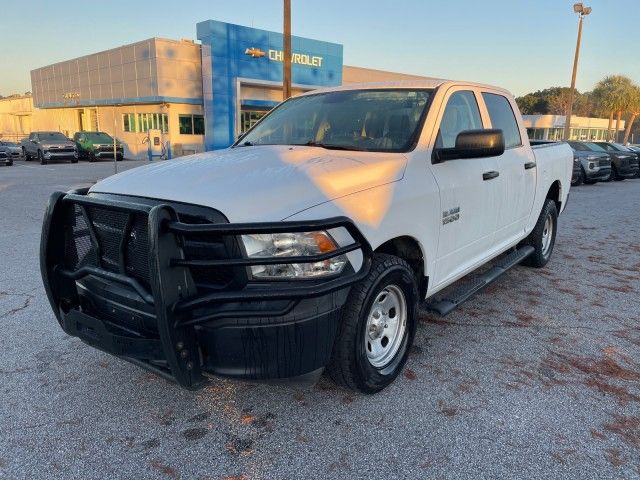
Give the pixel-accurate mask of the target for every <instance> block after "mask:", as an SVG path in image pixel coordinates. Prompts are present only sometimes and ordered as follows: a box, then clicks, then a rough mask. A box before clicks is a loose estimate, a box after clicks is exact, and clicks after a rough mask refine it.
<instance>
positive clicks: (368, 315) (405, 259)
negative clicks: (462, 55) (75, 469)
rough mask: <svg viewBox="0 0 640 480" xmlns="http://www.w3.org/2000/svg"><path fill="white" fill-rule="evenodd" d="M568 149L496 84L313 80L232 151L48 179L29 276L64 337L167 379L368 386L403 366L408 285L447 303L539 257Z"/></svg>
mask: <svg viewBox="0 0 640 480" xmlns="http://www.w3.org/2000/svg"><path fill="white" fill-rule="evenodd" d="M481 112H483V113H481ZM572 163H573V154H572V151H571V149H570V148H569V146H568V145H566V144H564V143H561V144H557V145H555V144H552V145H539V146H536V147H533V148H532V147H531V146H530V144H529V140H528V139H527V137H526V131H525V128H524V125H523V123H522V118H521V115H520V112H519V110H518V107H517V105H516V103H515V100H514V98H513V96H512V95H511V94H510V93H508V92H507V91H506V90H503V89H500V88H496V87H490V86H486V85H480V84H475V83H465V82H450V81H445V80H422V81H411V82H402V83H400V82H390V83H375V84H361V85H349V86H346V87H338V88H333V89H325V90H316V91H314V92H308V93H304V94H301V95H298V96H296V97H293V98H290V99H289V100H287V101H286V102H284V103H282V104H281V105H280V106H278V107H276V108H275V109H274V110H272V111H271V112H270V113H269V114H268V115H266V116H265V117H263V118H262V120H261V121H260V122H259V123H257V124H256V125H255V126H254V127H253V128H251V129H250V130H249V131H248V132H247V133H246V134H244V135H243V136H242V137H241V138H240V139H239V140H238V141H237V143H235V144H234V145H233V146H232V147H231V148H229V149H226V150H222V151H216V152H206V153H201V154H197V155H193V156H191V157H190V158H188V159H187V160H186V161H180V162H171V161H169V162H163V163H157V164H151V165H148V166H144V167H140V168H136V169H132V170H129V171H126V172H123V173H120V174H118V175H114V176H111V177H109V178H107V179H104V180H102V181H100V182H98V183H97V184H95V185H93V186H92V187H91V188H90V189H89V190H87V189H82V190H76V191H73V192H69V193H62V192H58V193H55V194H53V195H52V196H51V198H50V201H49V205H48V208H47V212H46V215H45V220H44V225H43V233H42V237H41V269H42V276H43V281H44V285H45V289H46V292H47V295H48V298H49V301H50V303H51V306H52V308H53V311H54V312H55V314H56V316H57V318H58V321H59V322H60V325H61V326H62V328H63V329H64V330H65V331H66V332H67V333H68V334H70V335H74V336H77V337H79V338H81V339H82V340H83V341H84V342H86V343H87V344H89V345H92V346H94V347H97V348H99V349H101V350H104V351H107V352H110V353H112V354H114V355H116V356H119V357H122V358H124V359H127V360H130V361H132V362H134V363H135V364H136V365H139V366H142V367H145V368H148V369H151V370H153V371H155V372H157V373H159V374H161V375H163V376H165V377H167V378H171V379H173V380H175V381H176V382H177V383H178V384H179V385H181V386H183V387H186V388H190V389H192V388H196V387H199V386H201V385H203V384H204V383H205V381H206V376H205V375H206V374H217V375H222V376H227V377H232V378H238V379H246V380H252V381H258V380H261V381H272V382H273V381H276V382H283V381H294V382H310V381H315V380H316V379H317V378H318V377H319V376H320V375H321V373H322V372H323V370H325V369H326V371H327V372H328V374H329V375H330V376H331V377H332V378H333V379H334V380H335V381H337V382H339V383H342V384H344V385H346V386H348V387H350V388H352V389H355V390H358V391H361V392H365V393H375V392H378V391H380V390H381V389H383V388H384V387H386V386H387V385H389V384H390V383H391V382H392V381H393V380H394V379H395V378H396V376H397V375H398V373H399V372H400V371H401V370H402V368H403V365H404V363H405V361H406V359H407V355H408V354H409V351H410V348H411V344H412V341H413V338H414V334H415V331H416V327H417V323H418V320H417V307H416V305H417V302H418V301H420V300H424V299H427V300H428V304H427V308H429V309H431V310H433V311H434V312H437V313H439V314H441V315H445V314H447V313H449V312H451V311H452V310H453V309H454V308H456V307H457V306H458V305H460V304H461V303H462V302H464V301H465V300H467V299H468V298H470V297H471V296H472V295H473V294H474V293H477V292H478V291H479V290H480V289H482V288H483V287H485V286H486V285H488V284H490V283H491V282H492V281H494V280H495V279H497V278H498V277H500V275H501V274H503V273H504V272H506V271H507V270H508V269H510V268H511V267H513V266H515V265H517V264H519V263H521V262H524V263H526V264H527V265H529V266H532V267H544V266H545V265H546V264H547V262H548V261H549V259H550V258H551V254H552V252H553V247H554V243H555V239H556V232H557V229H558V223H557V218H558V214H559V213H560V212H562V211H563V210H564V208H565V205H566V204H567V198H568V195H569V189H570V184H571V172H572ZM503 254H504V255H503ZM494 259H495V263H494V264H493V265H492V266H491V268H488V269H486V270H484V271H483V272H482V273H480V274H478V276H476V277H475V278H474V279H473V280H472V281H471V282H470V283H465V284H463V286H462V287H459V288H455V289H453V288H452V289H450V290H449V293H447V292H445V291H444V289H445V288H446V287H448V286H450V285H452V284H453V283H454V282H456V281H458V280H460V279H461V278H462V277H464V276H465V275H467V274H468V273H470V272H472V271H474V270H475V269H477V268H478V267H480V266H481V265H483V264H485V263H487V262H489V261H491V260H494ZM77 368H80V369H85V370H86V369H88V368H89V367H88V366H87V365H84V366H77Z"/></svg>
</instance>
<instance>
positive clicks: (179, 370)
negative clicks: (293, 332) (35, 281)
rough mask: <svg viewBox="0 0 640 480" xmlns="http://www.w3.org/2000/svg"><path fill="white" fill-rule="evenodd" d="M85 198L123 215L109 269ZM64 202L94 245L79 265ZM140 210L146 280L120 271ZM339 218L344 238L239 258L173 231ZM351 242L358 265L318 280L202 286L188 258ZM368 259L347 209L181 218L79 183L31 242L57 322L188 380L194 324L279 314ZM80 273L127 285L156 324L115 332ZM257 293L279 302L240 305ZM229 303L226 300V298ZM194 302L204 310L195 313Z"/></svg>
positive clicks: (196, 368)
mask: <svg viewBox="0 0 640 480" xmlns="http://www.w3.org/2000/svg"><path fill="white" fill-rule="evenodd" d="M93 207H96V208H100V209H102V210H108V211H112V212H120V213H121V214H126V215H127V216H128V217H127V222H126V226H125V231H124V232H123V234H122V240H121V241H120V243H119V245H118V253H119V255H118V256H119V262H118V263H119V265H118V268H117V271H113V270H114V269H113V268H110V269H107V268H103V265H101V263H102V262H101V260H100V258H101V253H100V252H101V248H103V245H101V243H104V242H101V241H100V239H99V236H98V235H97V233H96V231H95V227H94V225H93V224H92V222H91V221H90V220H89V215H88V209H90V208H93ZM70 208H73V209H76V210H77V211H79V212H80V213H76V216H82V218H83V219H84V220H85V223H86V229H88V230H89V232H88V233H89V236H90V239H91V244H92V247H93V248H94V249H95V251H96V252H97V255H96V259H95V262H90V263H93V264H84V265H79V266H78V268H76V269H70V268H67V267H66V266H65V259H64V255H65V248H66V247H65V243H64V242H65V235H64V229H65V228H67V227H68V225H67V226H65V223H66V222H67V223H68V222H69V219H70V218H71V217H70V216H69V209H70ZM139 214H142V215H146V216H147V217H148V222H147V228H148V245H149V247H148V248H149V251H148V260H149V282H148V286H146V285H145V284H144V282H141V281H140V280H139V279H138V278H135V277H134V276H132V275H129V274H128V273H127V270H126V267H125V256H126V249H127V247H126V240H125V239H126V238H127V237H128V235H129V234H130V231H129V230H130V229H131V228H132V227H131V223H132V218H133V217H134V216H135V215H139ZM340 227H343V228H345V229H346V230H347V231H348V232H349V234H350V235H351V238H352V239H353V242H352V243H350V244H349V245H346V246H341V247H339V248H337V249H336V250H334V251H332V252H328V253H323V254H318V255H315V256H304V257H267V258H247V257H246V255H241V256H240V257H239V258H225V259H186V258H185V255H184V252H183V249H182V247H181V242H180V239H183V238H189V237H190V236H198V235H203V234H205V235H206V234H217V235H221V236H237V235H243V234H256V233H287V232H305V231H315V230H329V229H334V228H340ZM127 229H129V230H127ZM111 248H113V247H111ZM356 250H360V251H361V252H362V266H361V268H360V269H359V270H358V271H357V272H354V271H353V269H352V268H351V267H350V266H349V265H348V266H347V268H345V269H344V270H343V272H342V273H341V274H339V275H337V276H333V277H331V278H326V279H324V280H320V281H309V280H292V281H287V282H281V281H271V282H268V285H265V283H264V282H263V283H262V284H261V286H260V285H258V286H256V285H252V284H251V282H248V283H247V282H245V283H244V284H243V285H242V286H241V287H239V288H227V289H222V290H220V291H208V292H204V293H203V292H200V291H199V289H198V288H197V287H196V285H195V283H194V279H193V276H192V274H191V270H190V269H191V268H194V267H195V268H199V269H203V268H204V269H216V268H234V269H242V271H243V272H246V271H247V268H249V267H251V266H254V265H270V264H293V263H314V262H320V261H324V260H328V259H330V258H333V257H336V256H339V255H342V254H346V253H349V252H353V251H356ZM371 259H372V250H371V246H370V245H369V243H368V242H367V240H366V239H365V238H364V236H363V235H362V234H361V233H360V231H359V230H358V229H357V228H356V226H355V225H354V224H353V222H351V221H350V220H349V219H348V218H346V217H336V218H331V219H326V220H321V221H295V222H273V223H247V224H230V223H205V224H190V223H184V222H181V221H179V220H178V215H177V213H176V210H175V209H174V208H173V207H172V206H171V205H169V204H157V205H154V206H152V205H149V204H148V203H145V202H141V203H136V201H131V200H130V197H128V199H127V200H126V201H124V200H123V201H120V200H116V199H113V198H110V199H105V198H96V197H94V196H90V195H87V191H86V190H78V191H73V192H69V193H62V192H56V193H54V194H53V195H52V196H51V197H50V199H49V204H48V206H47V211H46V214H45V219H44V223H43V229H42V237H41V250H40V267H41V273H42V277H43V282H44V286H45V290H46V293H47V296H48V298H49V302H50V303H51V307H52V308H53V310H54V312H55V314H56V316H57V318H58V321H59V323H60V325H61V327H62V328H63V329H64V330H65V332H67V333H68V334H70V335H73V336H77V337H79V338H80V339H81V340H83V341H84V342H85V343H87V344H89V345H91V346H94V347H96V348H98V349H100V350H103V351H106V352H108V353H111V354H113V355H116V356H118V357H121V358H123V359H125V360H127V361H129V362H132V363H134V364H136V365H138V366H141V367H143V368H146V369H148V370H151V371H154V372H155V373H157V374H159V375H161V376H163V377H164V378H167V379H169V380H173V381H175V382H177V383H178V384H179V385H181V386H183V387H185V388H188V389H195V388H198V387H200V386H202V385H203V384H204V383H205V382H206V377H205V376H204V375H203V372H202V368H201V367H202V352H201V350H200V348H199V345H198V341H197V336H196V331H195V329H196V328H197V327H198V326H199V325H203V324H209V325H210V324H211V322H215V321H222V320H225V319H229V318H241V317H244V316H250V317H276V316H282V315H286V314H287V313H288V312H290V311H291V310H292V309H293V308H294V307H295V305H296V304H297V302H299V301H300V300H302V299H306V298H313V297H319V296H322V295H327V294H330V293H332V292H337V291H338V290H342V289H345V288H348V287H349V286H350V285H352V284H354V283H356V282H358V281H360V280H362V279H363V278H364V277H365V276H366V275H367V274H368V272H369V269H370V266H371ZM236 271H237V270H236ZM88 278H93V279H101V280H103V281H105V282H109V283H111V284H118V285H121V286H123V287H124V288H126V289H128V290H129V291H133V292H135V295H137V296H138V297H139V298H140V299H142V301H143V302H144V303H145V304H146V305H147V306H148V307H149V309H150V311H151V312H152V315H151V318H154V321H155V324H156V328H157V333H156V332H155V331H154V332H153V334H151V335H149V334H148V333H145V332H139V331H134V332H131V331H124V333H123V332H122V331H119V332H115V333H114V331H113V329H112V328H109V326H108V323H107V322H105V321H104V320H103V319H101V318H97V317H96V316H94V315H90V314H87V313H85V312H84V311H83V308H82V302H81V301H80V296H79V287H80V285H79V282H80V281H82V280H83V279H88ZM265 300H269V301H271V300H282V301H283V302H280V304H281V305H280V306H279V307H278V308H277V309H275V310H274V309H271V310H261V309H256V308H249V307H250V306H251V302H260V301H265ZM212 306H213V307H217V306H220V307H221V308H220V309H217V310H216V309H215V308H214V309H213V311H211V309H209V310H208V311H207V308H208V307H212ZM229 306H231V308H225V307H229ZM203 310H204V311H205V313H202V312H203Z"/></svg>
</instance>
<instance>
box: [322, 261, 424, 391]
mask: <svg viewBox="0 0 640 480" xmlns="http://www.w3.org/2000/svg"><path fill="white" fill-rule="evenodd" d="M388 288H395V289H399V290H400V291H401V292H402V294H403V295H404V300H405V306H406V328H405V329H404V332H403V333H402V337H401V340H400V339H399V340H398V344H399V347H398V349H397V351H396V352H395V354H394V355H393V357H392V358H390V359H389V361H388V362H386V363H385V364H384V365H381V366H380V367H374V366H373V365H372V364H371V362H370V360H369V358H368V356H367V346H365V339H366V336H365V334H366V330H367V320H368V318H369V314H370V313H371V309H372V307H373V303H374V301H376V300H377V299H378V298H379V297H380V294H381V293H383V291H384V290H385V289H388ZM417 302H418V289H417V287H416V281H415V278H414V274H413V271H412V270H411V268H410V267H409V265H408V264H407V263H406V262H405V261H404V260H402V259H400V258H398V257H395V256H393V255H386V254H376V255H375V256H374V259H373V263H372V265H371V271H370V272H369V275H368V276H367V277H366V278H365V279H364V280H362V281H361V282H360V283H358V284H356V285H354V286H353V287H352V289H351V292H350V293H349V297H348V299H347V303H346V304H345V307H344V312H343V315H342V321H341V323H340V327H339V329H338V335H337V337H336V342H335V345H334V347H333V353H332V356H331V361H330V363H329V365H328V366H327V369H326V371H327V373H328V374H329V376H330V377H331V379H332V380H333V381H334V382H336V383H338V384H340V385H344V386H346V387H348V388H350V389H352V390H356V391H359V392H362V393H368V394H372V393H377V392H379V391H380V390H382V389H383V388H385V387H386V386H388V385H389V384H390V383H391V382H393V381H394V380H395V378H396V377H397V376H398V374H399V373H400V372H401V371H402V368H403V367H404V364H405V362H406V361H407V356H408V354H409V349H410V347H411V344H412V343H413V337H414V335H415V330H416V324H417V322H416V309H417ZM389 312H391V310H389ZM397 314H398V313H397V312H396V313H395V315H397ZM391 318H393V317H391ZM385 327H386V325H385ZM382 334H384V331H383V333H382ZM383 340H384V338H383ZM388 342H389V340H388V339H387V343H388Z"/></svg>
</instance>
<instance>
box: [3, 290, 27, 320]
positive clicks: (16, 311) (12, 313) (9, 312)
mask: <svg viewBox="0 0 640 480" xmlns="http://www.w3.org/2000/svg"><path fill="white" fill-rule="evenodd" d="M26 297H27V298H25V299H24V303H23V304H22V305H20V306H19V307H15V308H12V309H11V310H9V311H7V312H5V313H3V314H2V315H0V320H2V319H3V318H7V317H10V316H11V315H15V314H16V313H18V312H20V311H22V310H24V309H25V308H28V307H29V305H31V300H33V295H27V296H26Z"/></svg>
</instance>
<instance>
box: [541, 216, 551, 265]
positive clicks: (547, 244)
mask: <svg viewBox="0 0 640 480" xmlns="http://www.w3.org/2000/svg"><path fill="white" fill-rule="evenodd" d="M552 238H553V218H552V217H551V215H547V218H546V220H545V221H544V228H543V229H542V255H544V256H545V257H546V256H547V253H549V250H550V248H551V239H552Z"/></svg>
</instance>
